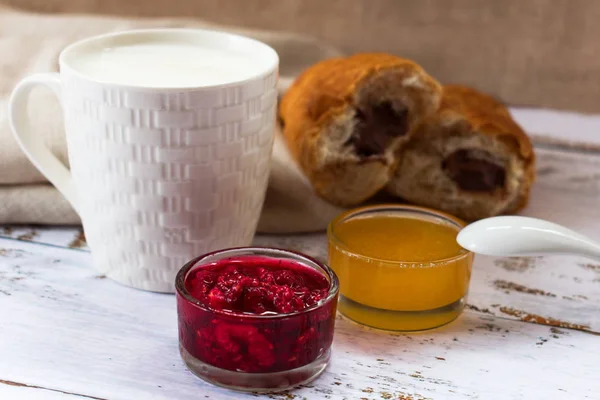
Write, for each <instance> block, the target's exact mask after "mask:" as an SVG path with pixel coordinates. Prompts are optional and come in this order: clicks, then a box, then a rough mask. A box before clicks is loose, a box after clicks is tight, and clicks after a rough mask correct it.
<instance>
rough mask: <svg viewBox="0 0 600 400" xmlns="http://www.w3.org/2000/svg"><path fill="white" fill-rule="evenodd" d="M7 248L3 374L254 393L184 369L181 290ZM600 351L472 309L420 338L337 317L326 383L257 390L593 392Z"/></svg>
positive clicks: (163, 389) (594, 342)
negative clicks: (147, 288)
mask: <svg viewBox="0 0 600 400" xmlns="http://www.w3.org/2000/svg"><path fill="white" fill-rule="evenodd" d="M0 248H3V249H5V250H4V251H2V253H1V254H2V255H1V256H0V354H2V363H0V379H1V380H4V381H10V382H18V383H20V384H24V385H29V386H36V387H40V388H45V389H49V390H50V391H51V392H52V393H53V395H54V394H56V393H60V392H57V391H61V392H65V393H75V394H79V395H84V396H89V397H97V398H101V399H110V400H119V399H134V398H140V399H146V398H152V399H174V398H176V399H181V400H185V399H199V398H200V399H201V398H209V399H212V398H219V399H242V398H255V396H254V395H242V394H239V393H236V392H231V391H227V390H222V389H219V388H216V387H214V386H211V385H208V384H204V383H203V382H202V381H200V380H198V379H197V378H195V377H194V376H192V374H191V373H189V372H188V371H187V370H186V369H185V367H184V365H183V363H182V361H181V360H180V358H179V355H178V350H177V326H176V313H175V299H174V297H173V296H172V295H161V294H155V293H149V292H144V291H139V290H132V289H130V288H126V287H124V286H121V285H119V284H117V283H114V282H112V281H110V280H108V279H102V276H99V275H98V274H97V273H95V272H94V271H93V270H92V269H91V268H90V267H89V264H90V262H89V261H90V256H89V254H87V253H85V252H80V251H73V250H68V249H60V248H55V247H49V246H43V245H37V244H33V243H27V242H15V241H9V240H6V239H0ZM557 354H560V362H557V361H556V356H557ZM599 357H600V339H599V338H598V337H597V336H594V335H590V334H586V333H583V332H578V331H568V330H564V329H556V328H550V327H546V326H542V325H534V324H524V323H521V322H518V321H513V320H509V319H503V318H497V317H494V316H491V315H481V314H478V313H474V312H470V311H467V312H466V313H465V314H464V315H463V316H462V317H461V318H460V319H459V320H458V321H456V322H455V323H453V324H450V325H449V326H447V327H445V328H442V329H438V330H435V331H430V332H426V333H422V334H415V335H402V334H390V333H384V332H378V331H375V330H372V329H368V328H363V327H360V326H358V325H356V324H354V323H352V322H349V321H346V320H344V319H342V318H341V317H340V318H338V320H337V325H336V334H335V342H334V352H333V359H332V363H331V366H330V368H328V370H327V371H326V372H325V374H324V375H323V376H322V377H321V378H319V379H318V380H316V381H315V382H313V383H312V384H310V385H307V386H305V387H302V388H299V389H297V390H295V391H293V392H290V393H286V394H279V395H272V396H271V397H269V396H256V397H259V398H274V399H298V400H300V399H304V398H306V399H313V398H329V399H340V400H341V399H388V398H389V399H424V398H435V399H439V398H448V399H465V398H473V399H475V398H485V399H492V400H493V399H521V398H561V397H565V398H567V397H568V398H586V396H587V397H588V398H593V397H594V396H595V395H596V394H597V393H598V392H599V391H600V381H598V380H597V379H596V378H597V360H598V359H599ZM542 366H543V368H542ZM507 382H510V384H507ZM5 386H6V385H5ZM0 388H2V385H0ZM0 390H4V392H5V393H7V392H6V390H7V389H6V388H2V389H0ZM8 390H13V389H8ZM23 390H25V389H23ZM28 390H29V389H28ZM31 390H33V389H31ZM2 393H3V392H2V391H0V394H2ZM23 393H25V394H24V395H23V396H21V397H20V398H29V397H27V393H26V392H23ZM40 398H42V397H40ZM61 400H62V399H61Z"/></svg>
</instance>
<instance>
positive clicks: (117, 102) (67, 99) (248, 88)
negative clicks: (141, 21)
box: [9, 29, 279, 292]
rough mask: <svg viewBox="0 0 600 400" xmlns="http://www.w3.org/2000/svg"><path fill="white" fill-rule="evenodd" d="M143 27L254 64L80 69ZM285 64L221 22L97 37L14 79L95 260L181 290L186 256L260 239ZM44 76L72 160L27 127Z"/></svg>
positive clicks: (44, 161) (31, 149)
mask: <svg viewBox="0 0 600 400" xmlns="http://www.w3.org/2000/svg"><path fill="white" fill-rule="evenodd" d="M147 37H152V38H160V39H161V40H162V39H164V38H167V39H168V40H170V41H179V40H181V41H182V42H183V43H193V44H195V45H200V46H206V47H207V48H211V49H216V50H219V51H224V52H235V53H236V54H240V55H242V56H247V57H248V58H249V60H251V61H252V62H253V66H254V67H255V68H257V72H256V73H254V74H253V75H252V76H250V77H249V78H248V77H247V78H244V79H242V80H237V81H236V80H234V81H231V82H226V83H221V84H215V85H203V86H200V87H199V86H195V87H194V86H190V87H185V86H184V87H157V86H156V85H146V86H144V85H124V84H122V83H120V84H115V83H111V82H106V81H102V80H99V79H97V78H94V77H91V76H86V74H85V73H82V72H81V71H79V70H78V68H77V64H78V63H77V61H78V57H80V55H81V54H84V53H85V52H86V51H90V49H93V48H99V49H101V48H103V47H110V46H111V45H114V44H115V43H118V42H120V41H132V40H137V39H140V40H142V39H144V40H146V39H145V38H147ZM278 65H279V59H278V56H277V53H276V52H275V51H274V50H273V49H272V48H270V47H269V46H267V45H266V44H263V43H261V42H258V41H256V40H253V39H249V38H245V37H242V36H237V35H232V34H228V33H223V32H215V31H207V30H195V29H150V30H137V31H126V32H119V33H112V34H107V35H102V36H96V37H93V38H89V39H85V40H82V41H80V42H77V43H74V44H72V45H70V46H69V47H67V48H66V49H65V50H63V51H62V53H61V54H60V57H59V66H60V73H46V74H37V75H32V76H30V77H28V78H25V79H24V80H22V81H21V82H20V83H19V84H18V85H17V87H16V88H15V90H14V92H13V94H12V97H11V99H10V103H9V107H10V110H9V117H10V124H11V128H12V131H13V134H14V136H15V138H16V139H17V141H18V142H19V144H20V146H21V148H22V149H23V151H24V152H25V153H26V154H27V156H28V157H29V159H30V160H31V162H32V163H33V164H34V165H35V166H36V167H37V168H38V169H39V170H40V171H41V172H42V173H43V174H44V175H45V176H46V177H47V178H48V180H49V181H50V182H51V183H52V184H54V185H55V186H56V187H57V188H58V190H59V191H60V192H61V193H62V194H63V195H64V196H65V197H66V198H67V199H68V200H69V202H70V203H71V204H72V205H73V207H74V209H75V210H76V211H77V212H78V214H79V215H80V217H81V220H82V223H83V227H84V231H85V235H86V238H87V242H88V245H89V247H90V249H91V251H92V258H93V262H94V265H95V267H96V269H97V270H99V271H100V272H101V273H103V274H105V275H106V276H108V277H109V278H112V279H114V280H116V281H118V282H121V283H123V284H126V285H129V286H133V287H137V288H140V289H146V290H152V291H161V292H173V291H174V278H175V275H176V272H177V271H178V270H179V268H180V267H181V266H182V265H184V264H185V262H186V261H188V260H190V259H191V258H193V257H195V256H198V255H200V254H203V253H206V252H209V251H213V250H216V249H221V248H227V247H236V246H247V245H249V244H250V243H251V241H252V238H253V235H254V232H255V229H256V225H257V223H258V218H259V216H260V211H261V207H262V203H263V200H264V195H265V191H266V186H267V181H268V174H269V162H270V156H271V147H272V142H273V131H274V125H275V109H276V102H277V91H276V83H277V75H278ZM224 67H225V66H224ZM237 67H240V66H237ZM37 85H45V86H47V87H49V88H50V89H51V90H52V91H54V93H55V94H56V95H57V96H58V97H59V99H60V100H61V103H62V106H63V110H64V120H65V128H66V129H65V130H66V135H67V146H68V153H69V164H70V170H69V169H68V168H67V167H66V166H65V165H63V164H62V163H61V162H60V161H59V160H58V159H57V158H56V157H55V156H54V155H53V154H52V153H51V152H50V150H49V149H48V148H47V147H46V146H45V145H44V144H43V142H42V140H41V139H40V136H38V134H37V133H36V132H32V130H31V129H30V124H29V121H28V118H29V117H28V116H27V110H26V109H27V102H28V96H29V93H30V91H31V89H32V88H33V87H35V86H37Z"/></svg>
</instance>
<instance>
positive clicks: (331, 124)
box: [279, 53, 442, 206]
mask: <svg viewBox="0 0 600 400" xmlns="http://www.w3.org/2000/svg"><path fill="white" fill-rule="evenodd" d="M441 93H442V89H441V85H440V84H439V83H438V82H437V81H436V80H435V79H433V78H432V77H430V76H429V75H428V74H427V73H426V72H425V71H424V70H423V69H422V68H421V67H420V66H419V65H417V64H415V63H414V62H412V61H409V60H406V59H403V58H400V57H396V56H393V55H390V54H381V53H368V54H357V55H354V56H351V57H347V58H334V59H329V60H325V61H323V62H320V63H318V64H316V65H314V66H312V67H310V68H309V69H308V70H306V71H305V72H304V73H303V74H302V75H301V76H300V77H299V78H298V79H297V80H296V81H295V82H294V83H293V84H292V86H291V87H290V89H289V90H288V91H287V92H286V94H285V95H284V96H283V98H282V101H281V104H280V108H279V118H280V122H281V123H282V125H283V133H284V136H285V138H286V141H287V144H288V148H289V149H290V151H291V153H292V155H293V156H294V158H295V160H296V161H297V162H298V164H299V165H300V167H301V169H302V170H303V171H304V173H305V175H306V176H307V177H308V179H309V180H310V182H311V183H312V186H313V187H314V189H315V191H316V193H317V194H318V195H320V196H321V197H323V198H325V199H326V200H328V201H329V202H330V203H333V204H334V205H338V206H354V205H358V204H360V203H362V202H363V201H365V200H367V199H369V198H370V197H372V196H373V195H374V194H376V193H377V192H379V191H381V189H383V188H385V187H386V185H387V184H388V183H389V181H390V179H391V177H392V175H393V173H394V171H396V166H397V163H398V150H399V149H400V147H401V146H402V144H403V143H405V142H407V141H408V140H409V138H410V137H411V136H412V135H413V132H414V131H415V128H416V127H417V126H419V125H420V124H421V122H422V121H423V120H424V119H425V118H426V117H429V116H431V115H433V114H434V113H435V111H436V110H437V109H438V107H439V104H440V99H441ZM399 183H400V182H399ZM400 186H402V184H400ZM390 188H392V186H390Z"/></svg>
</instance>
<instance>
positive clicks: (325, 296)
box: [177, 249, 337, 390]
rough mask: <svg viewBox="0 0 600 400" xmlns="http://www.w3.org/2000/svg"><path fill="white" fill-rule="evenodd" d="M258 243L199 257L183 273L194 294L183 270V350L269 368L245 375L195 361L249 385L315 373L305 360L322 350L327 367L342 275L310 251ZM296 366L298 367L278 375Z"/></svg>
mask: <svg viewBox="0 0 600 400" xmlns="http://www.w3.org/2000/svg"><path fill="white" fill-rule="evenodd" d="M253 250H254V251H253V252H251V253H250V254H247V253H246V254H240V255H236V256H226V254H227V253H228V252H231V251H233V252H239V251H242V250H240V249H233V250H230V251H228V250H225V251H224V252H223V257H222V258H220V257H215V256H214V254H213V255H208V256H206V257H203V258H200V259H199V260H197V261H195V262H194V263H193V265H192V266H191V267H188V268H187V269H188V271H187V272H186V274H185V276H183V278H182V283H183V286H184V288H185V291H186V292H187V295H186V296H183V295H182V294H181V293H180V290H179V283H180V282H179V280H180V278H179V277H178V296H177V305H178V313H179V339H180V346H181V348H182V354H183V353H187V355H188V356H191V357H193V359H195V360H197V361H199V362H200V363H202V364H206V365H208V366H211V367H216V368H217V369H222V370H226V371H235V372H237V373H243V374H244V375H247V374H256V376H258V375H260V376H261V378H260V379H254V380H252V379H247V377H245V378H244V379H242V380H243V383H242V382H241V381H239V380H236V375H235V374H229V375H227V376H226V377H223V376H219V374H217V373H215V370H214V369H212V370H210V368H208V369H207V368H205V367H203V369H202V371H200V372H198V371H197V370H195V368H193V367H192V366H191V365H190V363H189V362H188V366H190V368H191V369H192V370H193V371H194V372H195V373H196V374H198V375H200V376H201V377H203V378H205V379H208V380H210V381H212V382H214V383H217V384H221V385H225V386H229V387H234V388H242V389H243V388H248V390H260V389H269V388H287V387H291V386H294V385H295V384H299V383H302V382H304V381H306V380H308V379H309V378H311V377H312V376H311V374H312V375H314V371H313V370H312V369H310V368H308V367H307V368H306V371H304V370H303V368H302V367H304V366H308V365H309V364H311V363H314V362H315V361H316V360H320V359H321V358H322V359H323V360H324V361H323V363H322V368H321V369H320V370H319V371H318V372H320V371H322V369H323V368H324V366H325V365H326V362H327V360H328V358H329V351H330V347H331V342H332V340H333V327H334V321H335V312H336V305H337V278H335V275H334V274H333V272H331V270H329V268H328V267H324V266H323V268H325V269H321V267H320V265H319V264H318V263H316V262H314V261H312V260H310V259H308V258H306V259H305V260H303V258H304V256H301V255H296V254H295V253H291V252H287V251H283V250H272V251H275V252H276V254H277V256H273V255H271V254H269V255H266V254H256V252H258V251H259V249H253ZM263 251H265V252H267V253H268V252H269V249H264V250H263ZM280 253H281V254H280ZM216 254H218V253H216ZM279 255H286V257H283V256H279ZM304 261H306V262H304ZM312 264H314V265H312ZM184 269H185V267H184ZM182 271H183V270H182ZM180 274H181V273H180ZM329 274H331V275H329ZM332 288H333V289H334V291H335V293H334V294H335V296H330V293H331V292H332ZM190 300H192V301H190ZM184 359H185V357H184ZM186 362H187V361H186ZM291 370H296V373H294V374H284V375H282V376H280V375H277V373H280V372H283V371H291ZM270 373H273V376H268V375H269V374H270ZM203 375H211V376H208V377H207V376H203ZM256 376H255V378H256ZM265 377H267V378H268V379H264V378H265Z"/></svg>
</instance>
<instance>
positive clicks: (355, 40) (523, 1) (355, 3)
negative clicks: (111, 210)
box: [0, 0, 600, 112]
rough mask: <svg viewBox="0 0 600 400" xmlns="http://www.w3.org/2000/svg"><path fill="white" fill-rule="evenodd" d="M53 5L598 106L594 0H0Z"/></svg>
mask: <svg viewBox="0 0 600 400" xmlns="http://www.w3.org/2000/svg"><path fill="white" fill-rule="evenodd" d="M1 1H4V2H7V4H13V5H16V6H19V7H22V8H24V9H28V10H35V11H42V12H52V13H58V12H60V13H65V12H70V13H98V14H112V15H123V16H159V17H166V16H183V17H187V18H191V17H198V18H202V19H204V20H210V21H214V22H217V23H222V24H227V25H237V26H244V27H252V28H266V29H273V30H286V31H291V32H298V33H304V34H310V35H312V36H314V37H316V38H318V39H320V40H322V41H324V42H326V43H329V44H331V45H334V46H336V47H339V48H341V49H342V50H344V51H349V52H353V51H374V50H381V51H389V52H393V53H397V54H399V55H402V56H405V57H408V58H412V59H414V60H416V61H417V62H419V63H420V64H422V65H423V66H424V67H425V69H427V70H428V71H429V72H430V73H432V74H433V75H435V76H436V77H437V78H438V79H440V80H441V81H442V82H444V83H449V82H455V83H464V84H468V85H472V86H475V87H477V88H479V89H482V90H485V91H487V92H489V93H492V94H494V95H496V96H498V97H499V98H501V99H502V100H504V101H505V102H507V103H509V104H511V105H528V106H543V107H551V108H561V109H570V110H578V111H587V112H600V23H599V22H598V21H600V1H598V0H176V1H173V0H0V2H1Z"/></svg>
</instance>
